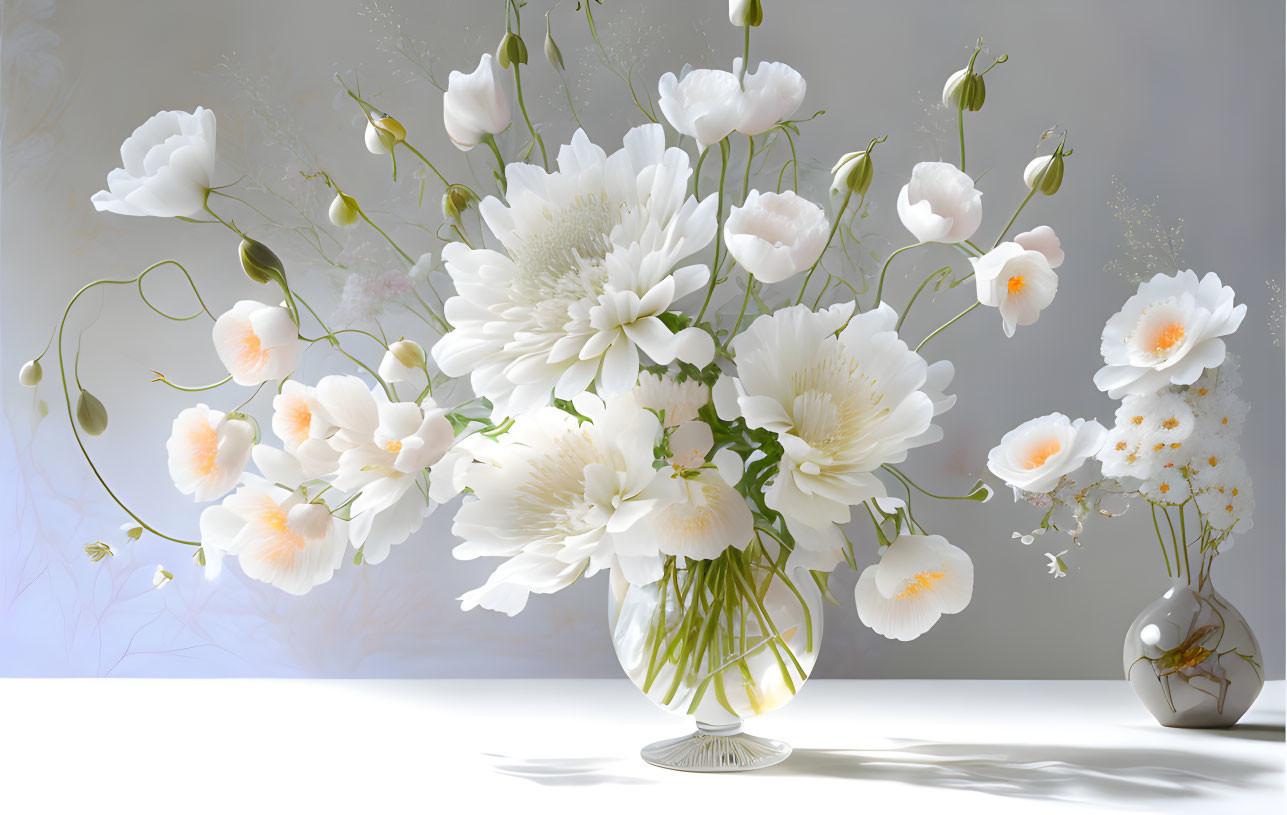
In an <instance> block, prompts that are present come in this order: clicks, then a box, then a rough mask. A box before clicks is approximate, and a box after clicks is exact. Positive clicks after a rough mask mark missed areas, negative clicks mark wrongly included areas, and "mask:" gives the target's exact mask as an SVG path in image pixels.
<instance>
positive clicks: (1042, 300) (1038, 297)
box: [970, 241, 1059, 337]
mask: <svg viewBox="0 0 1287 815" xmlns="http://www.w3.org/2000/svg"><path fill="white" fill-rule="evenodd" d="M970 263H971V264H972V265H973V266H974V286H975V290H976V292H977V294H978V298H979V302H980V303H982V304H983V305H985V306H993V307H995V308H998V309H999V310H1000V312H1001V329H1002V331H1004V332H1005V335H1006V336H1007V337H1013V336H1014V330H1015V327H1016V326H1020V325H1032V324H1033V323H1035V322H1036V321H1037V317H1038V316H1039V315H1040V314H1041V310H1042V309H1043V308H1045V307H1046V306H1048V305H1050V304H1051V303H1052V302H1054V299H1055V292H1056V291H1057V290H1058V288H1059V277H1058V275H1056V274H1055V272H1054V269H1052V268H1051V267H1050V261H1049V260H1048V259H1047V258H1046V256H1045V255H1044V254H1042V253H1041V252H1039V251H1036V250H1028V249H1025V248H1023V246H1021V245H1020V244H1018V243H1015V242H1013V241H1006V242H1005V243H1002V244H1000V245H998V246H997V247H996V248H995V249H992V250H991V251H989V252H988V253H987V254H986V255H984V256H983V257H981V258H970Z"/></svg>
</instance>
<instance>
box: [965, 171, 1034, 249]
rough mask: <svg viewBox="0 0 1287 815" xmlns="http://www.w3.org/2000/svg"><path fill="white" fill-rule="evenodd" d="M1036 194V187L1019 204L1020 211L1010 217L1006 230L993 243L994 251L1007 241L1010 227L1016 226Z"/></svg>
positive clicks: (1017, 210)
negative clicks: (1020, 214)
mask: <svg viewBox="0 0 1287 815" xmlns="http://www.w3.org/2000/svg"><path fill="white" fill-rule="evenodd" d="M1036 194H1037V188H1036V187H1033V188H1032V189H1030V190H1028V194H1027V195H1026V196H1024V198H1023V202H1022V203H1020V204H1019V208H1018V209H1016V210H1015V211H1014V214H1013V215H1011V216H1010V220H1009V221H1008V222H1007V223H1006V225H1005V229H1002V230H1001V234H1000V235H997V239H996V240H995V241H993V243H992V248H993V249H996V248H997V247H998V246H1000V245H1001V241H1003V240H1005V234H1006V233H1007V232H1009V231H1010V227H1012V226H1014V222H1015V221H1016V220H1018V218H1019V213H1020V212H1023V208H1024V207H1026V206H1027V205H1028V202H1029V201H1031V200H1032V196H1034V195H1036ZM971 245H972V246H973V244H971ZM974 248H975V249H976V250H977V249H978V247H977V246H975V247H974Z"/></svg>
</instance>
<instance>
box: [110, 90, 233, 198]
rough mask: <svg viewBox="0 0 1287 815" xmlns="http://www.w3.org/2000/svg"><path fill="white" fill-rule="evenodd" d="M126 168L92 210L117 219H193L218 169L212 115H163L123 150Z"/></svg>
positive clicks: (119, 170) (112, 177) (203, 111)
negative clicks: (149, 217)
mask: <svg viewBox="0 0 1287 815" xmlns="http://www.w3.org/2000/svg"><path fill="white" fill-rule="evenodd" d="M121 164H122V165H123V166H121V167H119V168H117V169H115V170H112V171H111V172H110V173H108V174H107V189H106V190H101V191H99V192H96V193H94V195H93V197H91V198H90V201H92V202H93V204H94V209H96V210H99V211H102V210H107V211H108V212H115V213H117V214H119V215H155V216H158V217H162V218H173V217H179V216H182V217H189V216H192V215H196V214H197V213H198V212H200V211H201V210H202V209H203V208H204V207H205V203H206V196H207V195H208V194H209V190H210V185H211V183H212V181H211V178H212V177H213V176H214V167H215V115H214V111H212V110H207V109H205V108H202V107H199V108H197V109H196V110H194V111H193V112H192V113H186V112H184V111H181V110H163V111H161V112H160V113H158V114H156V115H155V116H153V117H152V118H151V119H148V120H147V121H146V122H144V123H143V124H141V125H139V126H138V127H137V128H136V129H135V130H134V132H133V133H132V134H131V135H130V137H129V138H128V139H126V140H125V143H124V144H122V145H121Z"/></svg>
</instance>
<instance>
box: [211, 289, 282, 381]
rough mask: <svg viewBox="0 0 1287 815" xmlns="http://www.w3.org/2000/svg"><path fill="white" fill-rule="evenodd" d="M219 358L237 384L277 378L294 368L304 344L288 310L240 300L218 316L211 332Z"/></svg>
mask: <svg viewBox="0 0 1287 815" xmlns="http://www.w3.org/2000/svg"><path fill="white" fill-rule="evenodd" d="M211 336H212V337H213V339H214V347H215V353H216V354H218V355H219V361H220V362H222V363H223V366H224V367H225V368H227V369H228V373H230V374H232V381H233V382H236V383H237V384H238V385H258V384H260V383H262V382H267V381H268V380H270V379H281V378H282V377H284V376H286V375H287V374H290V373H291V372H292V371H294V370H295V366H296V365H298V364H299V358H300V355H301V354H303V353H304V343H303V341H301V340H300V338H299V329H298V327H297V326H296V325H295V321H294V320H292V319H291V316H290V312H289V311H287V310H286V309H285V308H284V307H282V306H267V305H264V304H263V303H258V302H256V301H254V300H241V301H238V302H237V304H236V305H234V306H233V307H232V308H230V309H228V310H227V311H225V312H224V313H223V314H221V315H219V319H217V320H215V324H214V329H213V331H212V332H211Z"/></svg>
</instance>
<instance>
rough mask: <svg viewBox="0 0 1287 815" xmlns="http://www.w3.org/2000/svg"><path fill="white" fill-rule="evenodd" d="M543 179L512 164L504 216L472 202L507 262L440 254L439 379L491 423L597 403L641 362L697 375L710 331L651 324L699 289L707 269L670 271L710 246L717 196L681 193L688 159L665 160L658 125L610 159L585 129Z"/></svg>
mask: <svg viewBox="0 0 1287 815" xmlns="http://www.w3.org/2000/svg"><path fill="white" fill-rule="evenodd" d="M558 165H559V169H558V170H557V171H555V172H553V173H547V172H545V171H544V170H542V169H540V168H538V167H534V166H531V165H527V164H510V165H509V166H508V167H507V168H506V173H507V177H508V184H509V186H508V193H507V198H508V201H509V205H508V206H506V205H505V204H502V203H501V202H500V201H499V200H497V199H495V198H487V199H485V200H484V201H483V202H482V203H481V204H480V205H479V211H480V212H481V214H482V216H483V218H484V220H486V221H487V225H488V227H489V228H490V230H491V232H492V234H493V235H495V236H496V239H497V240H498V241H499V242H500V244H501V246H502V247H503V248H504V250H505V251H504V252H503V253H502V252H498V251H494V250H490V249H470V248H469V247H467V246H465V245H464V244H459V243H454V244H450V245H448V246H447V247H446V248H445V249H444V250H443V260H444V262H445V264H446V267H447V271H448V273H449V274H450V275H451V277H452V280H453V281H454V282H455V285H456V292H457V294H456V296H454V297H452V298H450V299H449V300H448V301H447V304H446V317H447V319H448V321H449V322H450V323H451V324H452V326H453V330H452V331H451V332H449V333H448V334H447V335H446V336H444V337H443V338H442V339H440V340H439V341H438V342H437V344H435V345H434V347H433V349H432V351H431V353H432V355H433V358H434V361H435V362H437V364H438V366H439V367H440V368H441V369H442V371H443V372H444V373H446V374H447V375H448V376H463V375H466V374H469V375H470V377H471V380H470V381H471V382H472V384H473V387H474V391H475V393H477V394H478V395H479V396H484V397H486V398H488V399H489V400H491V402H492V404H493V406H494V411H493V415H494V416H496V417H498V418H499V417H503V416H510V415H517V414H519V413H521V412H523V411H526V410H531V409H532V408H535V407H537V406H540V405H545V404H548V403H549V402H550V399H551V396H555V397H558V398H563V399H567V398H570V397H571V396H573V395H574V394H577V393H580V392H582V391H584V390H585V389H586V388H587V387H588V386H589V385H590V383H591V382H595V383H596V389H597V391H598V392H599V393H600V394H603V395H605V396H612V395H616V394H620V393H624V392H626V391H628V390H630V389H631V388H632V387H634V385H635V381H636V378H637V376H638V374H639V366H640V359H639V352H640V351H643V352H644V353H645V354H647V355H648V356H649V357H650V358H651V359H652V360H653V361H654V362H657V363H661V364H665V363H669V362H671V361H672V360H674V359H676V358H678V359H681V360H683V361H685V362H690V363H692V364H694V365H699V366H703V365H706V364H707V363H709V362H710V360H711V357H712V355H713V354H714V341H713V340H712V338H711V336H710V334H709V333H707V332H706V331H703V330H701V329H698V328H688V329H684V330H682V331H680V332H679V333H677V334H676V333H672V332H671V330H670V329H669V328H667V327H666V325H665V324H664V323H663V322H662V320H661V319H660V318H661V315H663V314H665V313H666V312H667V311H668V310H670V309H671V308H672V307H673V304H674V302H675V301H676V300H678V299H679V298H681V297H683V296H684V295H686V294H689V293H692V292H694V291H697V290H698V289H700V288H701V287H702V286H703V285H705V283H706V281H707V280H708V278H709V276H710V271H709V269H707V267H706V266H704V265H701V264H694V265H688V266H679V263H680V262H681V261H682V260H683V259H684V258H686V257H688V256H690V255H692V254H693V253H695V252H697V251H699V250H701V249H703V248H704V247H705V246H706V245H707V244H708V243H709V242H710V241H711V239H712V238H713V237H714V236H715V197H714V196H711V197H708V198H707V199H706V200H705V201H703V202H701V203H698V201H697V200H696V199H695V198H693V197H691V196H689V195H688V181H689V176H690V175H691V174H692V171H691V169H690V168H689V162H688V155H687V154H686V153H684V151H682V150H679V149H678V148H671V149H669V150H668V149H666V146H665V135H664V132H663V130H662V128H661V126H660V125H644V126H643V127H637V128H635V129H633V130H631V131H630V132H629V133H627V134H626V137H625V146H624V147H623V148H622V149H621V150H618V151H617V152H616V153H613V154H612V155H611V156H608V155H606V154H605V153H604V151H603V150H602V149H600V148H599V147H597V146H595V145H594V144H592V143H591V142H590V140H589V139H588V138H587V137H586V135H585V133H584V132H582V131H579V130H578V131H577V133H576V134H575V135H574V136H573V137H572V143H571V144H570V145H565V146H564V147H563V148H562V150H560V152H559V157H558Z"/></svg>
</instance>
